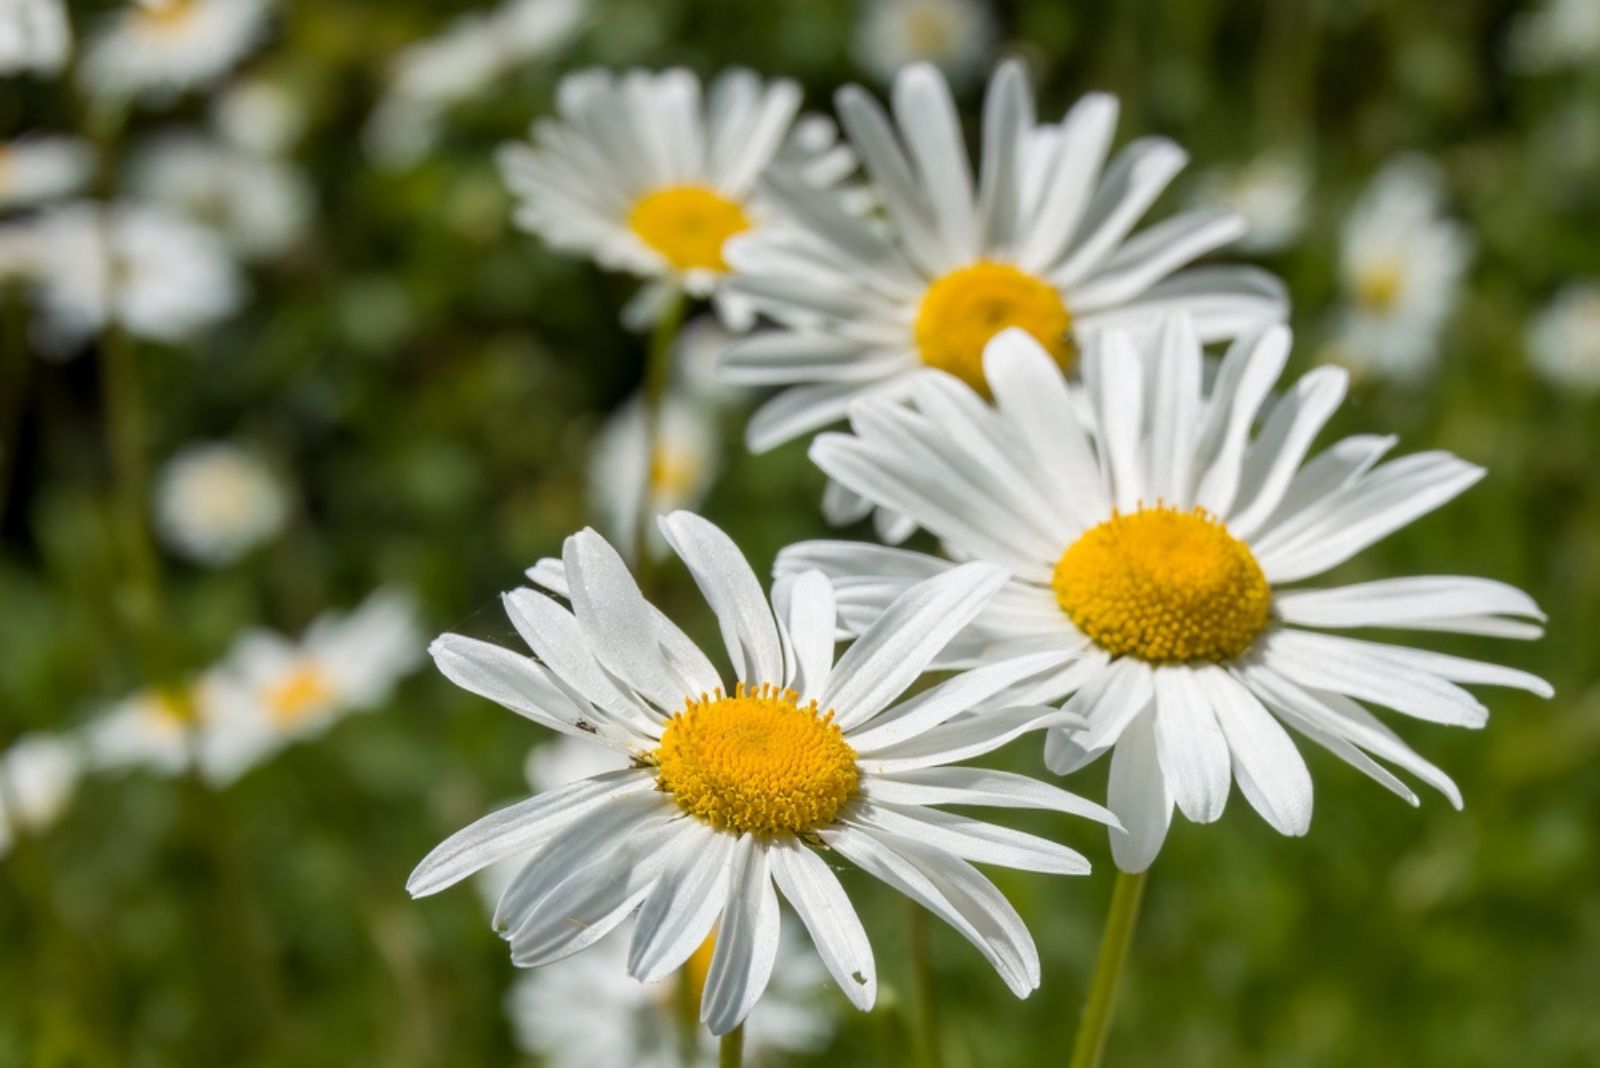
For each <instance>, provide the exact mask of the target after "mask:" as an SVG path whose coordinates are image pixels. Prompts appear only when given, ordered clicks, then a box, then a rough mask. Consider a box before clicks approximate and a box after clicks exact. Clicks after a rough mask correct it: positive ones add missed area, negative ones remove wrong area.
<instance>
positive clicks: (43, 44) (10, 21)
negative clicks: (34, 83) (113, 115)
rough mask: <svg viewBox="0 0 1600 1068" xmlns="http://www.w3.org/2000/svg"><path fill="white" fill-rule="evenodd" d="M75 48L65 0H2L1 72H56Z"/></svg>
mask: <svg viewBox="0 0 1600 1068" xmlns="http://www.w3.org/2000/svg"><path fill="white" fill-rule="evenodd" d="M71 49H72V28H71V26H70V25H68V23H67V12H66V9H65V8H64V7H62V4H61V0H0V75H4V74H27V73H30V72H31V73H34V74H55V73H57V72H58V71H60V70H61V67H62V65H63V64H65V63H66V62H67V53H68V52H69V51H71Z"/></svg>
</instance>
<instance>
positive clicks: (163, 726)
mask: <svg viewBox="0 0 1600 1068" xmlns="http://www.w3.org/2000/svg"><path fill="white" fill-rule="evenodd" d="M216 697H217V688H216V684H215V677H214V674H213V673H212V672H210V671H206V672H202V673H200V674H198V675H197V676H195V677H194V678H193V679H190V680H187V681H185V682H182V683H178V684H175V685H170V686H164V687H151V688H148V689H144V690H141V691H139V692H138V693H135V694H132V695H130V696H128V697H126V698H124V699H122V700H121V701H118V702H117V703H116V704H114V705H112V706H111V707H110V708H109V709H107V710H106V711H105V712H103V713H102V714H101V715H100V716H98V717H97V718H95V719H94V720H93V721H92V722H90V723H89V724H88V725H87V726H86V727H84V729H83V747H84V754H85V757H86V760H87V763H88V765H89V767H91V768H92V769H94V770H96V771H127V770H141V771H149V772H153V773H154V774H157V775H162V776H167V777H172V776H177V775H182V774H183V773H184V772H185V771H187V770H188V769H189V768H190V766H191V765H195V766H197V768H198V770H199V771H200V774H201V776H202V778H204V779H206V780H207V781H209V782H213V783H219V782H220V781H222V780H224V779H231V778H232V777H234V776H233V775H231V774H224V768H227V769H228V771H230V772H231V771H232V768H231V767H230V764H231V762H228V761H225V760H223V759H221V758H220V754H222V753H224V752H226V751H227V750H228V749H229V748H230V747H229V746H228V744H227V742H226V740H225V739H224V735H225V734H226V733H227V732H228V729H229V728H230V727H231V726H232V724H231V723H230V722H226V721H224V720H223V719H222V717H221V709H220V706H219V705H218V704H217V701H216Z"/></svg>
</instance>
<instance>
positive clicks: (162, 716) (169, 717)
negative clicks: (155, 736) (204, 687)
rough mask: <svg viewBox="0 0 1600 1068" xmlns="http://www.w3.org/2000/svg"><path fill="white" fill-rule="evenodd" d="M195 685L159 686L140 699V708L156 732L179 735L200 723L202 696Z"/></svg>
mask: <svg viewBox="0 0 1600 1068" xmlns="http://www.w3.org/2000/svg"><path fill="white" fill-rule="evenodd" d="M199 689H200V688H199V687H198V686H195V685H181V686H158V687H155V688H154V689H151V690H150V691H148V692H147V693H146V694H145V695H144V696H143V698H141V699H140V702H139V707H140V710H141V711H142V712H143V713H144V715H145V718H146V719H147V720H148V721H149V723H150V725H151V726H153V727H155V728H156V730H158V731H161V732H163V733H166V734H179V733H181V732H183V731H186V730H188V729H189V728H190V727H192V726H194V725H195V724H196V723H198V722H199V721H200V694H199Z"/></svg>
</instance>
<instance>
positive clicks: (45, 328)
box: [31, 202, 243, 351]
mask: <svg viewBox="0 0 1600 1068" xmlns="http://www.w3.org/2000/svg"><path fill="white" fill-rule="evenodd" d="M32 230H33V234H32V237H33V241H32V243H33V247H34V252H35V255H34V256H33V257H32V263H31V267H32V270H33V281H34V283H35V284H36V286H37V288H38V291H39V297H40V303H41V306H42V311H43V313H44V322H43V324H42V326H41V335H42V336H41V342H42V343H43V344H44V345H45V347H47V348H50V349H54V350H57V351H62V350H68V351H70V350H71V349H72V348H73V347H75V346H77V345H79V344H82V343H83V342H84V341H85V340H87V339H88V338H89V337H91V336H92V335H94V334H95V333H97V332H99V331H100V330H102V329H103V328H104V327H105V325H106V323H107V321H108V320H114V321H115V322H116V323H117V324H118V325H120V326H121V327H122V328H124V329H125V330H127V331H128V332H129V333H131V334H134V335H135V336H137V337H142V338H148V339H151V340H154V341H165V342H174V343H176V342H182V341H185V340H188V339H190V338H192V337H193V336H194V335H196V334H197V333H199V332H200V331H202V330H204V329H205V328H207V327H209V326H212V325H213V324H215V323H216V322H218V321H219V320H221V319H223V318H224V317H226V316H228V315H230V314H231V313H232V312H233V311H234V309H235V308H236V307H237V306H238V304H239V300H240V297H241V296H242V293H243V283H242V281H241V280H240V277H239V274H238V270H237V268H236V267H235V266H234V264H233V261H232V260H231V259H230V258H229V257H228V254H227V253H226V252H225V251H224V250H223V248H222V247H221V245H219V244H218V242H217V239H216V238H215V237H213V236H212V235H211V234H210V233H209V232H208V231H207V230H205V229H203V228H201V227H199V226H196V225H195V224H194V223H191V222H189V221H188V220H186V219H183V218H180V217H178V216H176V215H173V214H171V213H169V212H166V211H162V210H160V209H158V208H152V207H148V206H144V205H134V204H119V205H114V206H111V207H109V208H107V207H102V206H101V205H98V204H93V203H89V202H76V203H72V204H68V205H64V206H62V207H60V208H56V209H53V210H51V211H50V212H48V213H47V214H45V215H44V216H42V217H41V218H40V219H38V220H37V221H36V222H35V223H33V224H32ZM113 282H114V284H113Z"/></svg>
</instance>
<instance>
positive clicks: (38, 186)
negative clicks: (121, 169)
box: [0, 137, 94, 211]
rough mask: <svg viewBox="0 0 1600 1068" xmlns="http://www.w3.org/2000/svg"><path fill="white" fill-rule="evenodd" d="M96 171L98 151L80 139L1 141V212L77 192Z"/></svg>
mask: <svg viewBox="0 0 1600 1068" xmlns="http://www.w3.org/2000/svg"><path fill="white" fill-rule="evenodd" d="M93 170H94V150H93V149H91V148H90V147H89V146H88V144H87V143H85V142H84V141H81V140H79V139H78V138H76V137H22V138H18V139H17V140H15V141H10V142H0V211H4V210H6V209H8V208H23V207H30V206H32V205H34V204H39V203H42V202H44V201H47V200H54V199H56V198H57V197H62V196H66V195H68V194H70V193H76V192H77V191H78V190H80V189H82V188H83V185H84V183H85V182H87V181H88V180H89V174H90V172H91V171H93Z"/></svg>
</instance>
